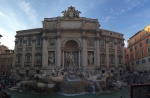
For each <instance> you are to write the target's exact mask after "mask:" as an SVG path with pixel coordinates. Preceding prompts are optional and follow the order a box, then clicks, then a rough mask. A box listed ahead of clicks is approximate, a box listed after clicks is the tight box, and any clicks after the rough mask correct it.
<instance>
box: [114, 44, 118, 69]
mask: <svg viewBox="0 0 150 98" xmlns="http://www.w3.org/2000/svg"><path fill="white" fill-rule="evenodd" d="M117 55H118V54H117V42H115V66H116V67H118V58H117V57H118V56H117Z"/></svg>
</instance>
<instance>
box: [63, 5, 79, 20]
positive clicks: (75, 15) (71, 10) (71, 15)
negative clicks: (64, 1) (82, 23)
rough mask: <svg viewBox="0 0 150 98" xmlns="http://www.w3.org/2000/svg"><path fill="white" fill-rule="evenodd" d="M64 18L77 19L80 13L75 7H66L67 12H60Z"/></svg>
mask: <svg viewBox="0 0 150 98" xmlns="http://www.w3.org/2000/svg"><path fill="white" fill-rule="evenodd" d="M62 13H63V15H64V16H63V17H64V18H79V17H80V16H79V13H81V12H80V11H78V10H76V9H75V7H72V6H71V7H68V10H67V11H66V10H65V11H62Z"/></svg>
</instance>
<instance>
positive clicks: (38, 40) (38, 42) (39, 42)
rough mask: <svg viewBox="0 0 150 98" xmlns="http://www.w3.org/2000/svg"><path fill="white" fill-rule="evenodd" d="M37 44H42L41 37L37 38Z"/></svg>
mask: <svg viewBox="0 0 150 98" xmlns="http://www.w3.org/2000/svg"><path fill="white" fill-rule="evenodd" d="M37 45H41V38H40V37H38V38H37Z"/></svg>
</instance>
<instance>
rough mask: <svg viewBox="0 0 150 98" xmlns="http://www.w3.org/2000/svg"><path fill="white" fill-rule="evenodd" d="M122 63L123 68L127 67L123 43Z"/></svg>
mask: <svg viewBox="0 0 150 98" xmlns="http://www.w3.org/2000/svg"><path fill="white" fill-rule="evenodd" d="M122 53H123V54H122V56H123V57H122V63H123V66H124V65H125V53H124V42H123V43H122Z"/></svg>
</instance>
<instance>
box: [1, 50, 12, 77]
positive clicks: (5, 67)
mask: <svg viewBox="0 0 150 98" xmlns="http://www.w3.org/2000/svg"><path fill="white" fill-rule="evenodd" d="M12 64H13V50H5V52H4V53H2V54H0V75H10V73H11V69H12Z"/></svg>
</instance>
